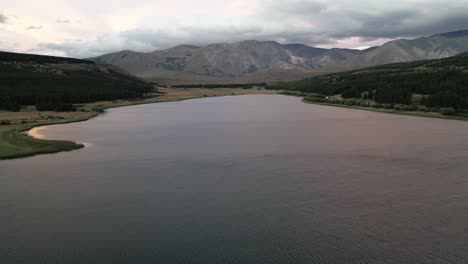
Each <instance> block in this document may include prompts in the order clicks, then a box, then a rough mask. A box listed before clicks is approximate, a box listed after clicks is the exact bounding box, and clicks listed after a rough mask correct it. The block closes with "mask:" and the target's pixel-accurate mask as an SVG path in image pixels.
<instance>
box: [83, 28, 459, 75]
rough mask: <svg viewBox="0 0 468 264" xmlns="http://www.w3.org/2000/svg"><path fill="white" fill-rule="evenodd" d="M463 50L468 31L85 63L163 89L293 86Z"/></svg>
mask: <svg viewBox="0 0 468 264" xmlns="http://www.w3.org/2000/svg"><path fill="white" fill-rule="evenodd" d="M467 51H468V31H457V32H449V33H444V34H439V35H434V36H429V37H422V38H417V39H411V40H407V39H399V40H395V41H390V42H388V43H386V44H384V45H382V46H380V47H372V48H369V49H366V50H353V49H337V48H335V49H322V48H314V47H309V46H307V45H303V44H286V45H282V44H280V43H277V42H274V41H255V40H248V41H243V42H239V43H232V44H227V43H221V44H211V45H207V46H203V47H198V46H191V45H180V46H176V47H173V48H170V49H166V50H158V51H153V52H146V53H145V52H134V51H128V50H126V51H120V52H116V53H111V54H106V55H102V56H99V57H96V58H91V59H90V60H93V61H95V62H96V63H103V64H113V65H117V66H119V67H121V68H123V69H125V70H127V71H129V72H130V73H132V74H134V75H137V76H139V77H142V78H145V79H148V80H151V81H156V82H159V83H166V84H193V83H237V82H243V83H249V82H278V81H292V80H297V79H301V78H304V77H307V76H312V75H318V74H323V73H331V72H337V71H343V70H347V69H348V70H349V69H356V68H363V67H368V66H372V65H380V64H386V63H394V62H409V61H416V60H426V59H440V58H445V57H450V56H454V55H457V54H459V53H462V52H467Z"/></svg>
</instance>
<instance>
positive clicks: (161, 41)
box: [38, 0, 468, 57]
mask: <svg viewBox="0 0 468 264" xmlns="http://www.w3.org/2000/svg"><path fill="white" fill-rule="evenodd" d="M464 2H465V1H464V0H446V1H443V2H442V1H439V0H425V1H424V3H422V2H420V1H405V0H393V1H392V2H391V3H389V2H381V1H375V0H361V1H358V0H356V1H348V0H335V1H333V2H330V1H325V0H283V1H275V0H264V1H262V2H261V5H260V7H259V8H258V9H257V10H254V11H253V12H252V15H250V16H246V17H242V18H241V19H239V20H237V21H233V22H232V25H231V26H230V25H222V26H221V25H210V26H205V27H202V26H200V25H194V26H172V27H161V28H159V29H158V28H151V25H152V24H158V23H157V22H155V23H150V22H148V23H147V25H146V27H145V25H142V26H141V27H139V28H136V29H133V30H128V31H123V32H115V33H109V34H106V35H102V36H100V37H98V38H97V39H95V40H91V41H80V42H76V41H75V42H65V43H62V44H47V43H44V44H41V45H40V46H39V47H38V48H42V49H48V50H56V51H60V52H62V53H64V54H65V55H68V56H77V57H88V56H97V55H101V54H103V53H108V52H113V51H119V50H123V49H132V50H138V51H152V50H157V49H164V48H169V47H171V46H175V45H179V44H194V45H206V44H210V43H219V42H237V41H242V40H246V39H257V40H274V41H278V42H281V43H303V44H307V45H311V46H317V45H334V44H337V43H339V42H340V41H343V40H346V39H348V38H351V37H353V38H357V39H359V40H360V41H361V42H362V43H363V45H364V44H365V43H370V42H372V41H377V40H379V39H394V38H412V37H419V36H425V35H432V34H437V33H444V32H449V31H455V30H461V29H468V16H467V15H466V14H468V5H466V3H464Z"/></svg>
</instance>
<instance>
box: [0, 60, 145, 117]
mask: <svg viewBox="0 0 468 264" xmlns="http://www.w3.org/2000/svg"><path fill="white" fill-rule="evenodd" d="M151 90H152V86H151V85H150V84H148V83H147V82H145V81H143V80H140V79H138V78H136V77H134V76H131V75H129V74H128V73H126V72H124V71H123V70H121V69H119V68H117V67H116V66H111V65H97V64H95V63H94V62H92V61H89V60H79V59H72V58H60V57H51V56H39V55H30V54H19V53H8V52H0V109H7V110H18V109H19V108H20V106H21V105H36V106H37V107H38V108H40V109H39V110H66V109H68V108H70V104H73V103H85V102H93V101H99V100H115V99H131V98H138V97H142V96H143V95H144V94H145V93H148V92H150V91H151Z"/></svg>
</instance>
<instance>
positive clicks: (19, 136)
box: [0, 129, 84, 159]
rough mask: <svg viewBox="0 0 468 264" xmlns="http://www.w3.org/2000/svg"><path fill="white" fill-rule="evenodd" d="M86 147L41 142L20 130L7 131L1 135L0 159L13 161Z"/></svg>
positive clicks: (54, 141)
mask: <svg viewBox="0 0 468 264" xmlns="http://www.w3.org/2000/svg"><path fill="white" fill-rule="evenodd" d="M83 147H84V146H83V145H82V144H77V143H74V142H71V141H58V140H41V139H36V138H33V137H30V136H28V135H26V134H24V133H22V131H20V130H16V129H14V130H7V131H3V133H1V134H0V157H1V159H12V158H20V157H26V156H31V155H36V154H47V153H55V152H59V151H70V150H74V149H80V148H83Z"/></svg>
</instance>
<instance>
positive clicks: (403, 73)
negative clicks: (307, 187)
mask: <svg viewBox="0 0 468 264" xmlns="http://www.w3.org/2000/svg"><path fill="white" fill-rule="evenodd" d="M269 88H272V89H286V90H294V91H300V92H304V93H319V94H324V95H338V94H342V96H343V98H362V97H364V96H365V97H366V99H367V97H370V98H372V99H375V101H376V102H378V103H387V104H421V105H427V106H431V107H433V106H439V107H453V108H468V104H467V98H468V53H462V54H460V55H457V56H454V57H450V58H445V59H439V60H426V61H417V62H408V63H395V64H387V65H381V66H376V67H371V68H366V69H361V70H355V71H348V72H342V73H336V74H329V75H323V76H317V77H313V78H307V79H303V80H299V81H294V82H288V83H280V84H277V85H274V86H270V87H269ZM415 100H419V101H415Z"/></svg>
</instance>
